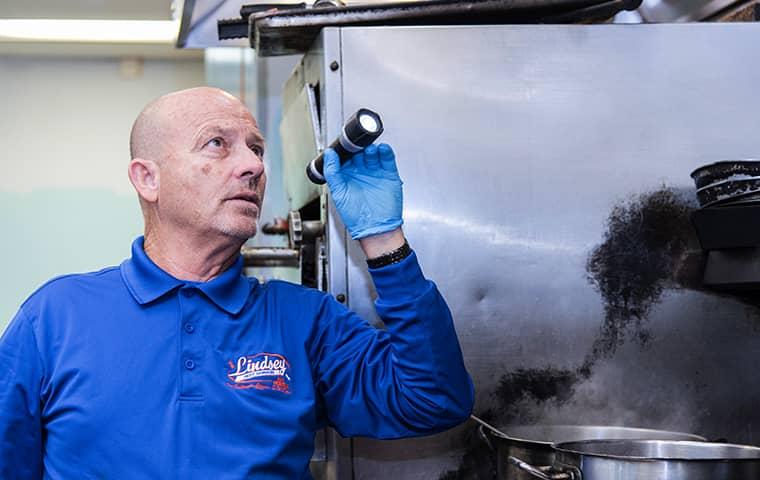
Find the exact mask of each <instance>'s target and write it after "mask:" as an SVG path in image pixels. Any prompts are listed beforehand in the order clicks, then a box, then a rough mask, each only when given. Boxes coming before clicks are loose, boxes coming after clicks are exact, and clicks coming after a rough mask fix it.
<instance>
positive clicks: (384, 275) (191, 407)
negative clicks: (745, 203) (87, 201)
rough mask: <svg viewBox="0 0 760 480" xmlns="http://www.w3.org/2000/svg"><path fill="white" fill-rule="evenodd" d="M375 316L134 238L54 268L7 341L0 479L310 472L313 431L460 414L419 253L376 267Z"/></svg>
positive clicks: (378, 427) (431, 427) (468, 393)
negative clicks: (377, 321) (172, 263)
mask: <svg viewBox="0 0 760 480" xmlns="http://www.w3.org/2000/svg"><path fill="white" fill-rule="evenodd" d="M371 275H372V278H373V280H374V283H375V286H376V289H377V293H378V299H377V301H376V308H377V312H378V314H379V315H380V317H381V318H382V319H383V321H384V323H385V324H386V330H379V329H375V328H373V327H371V326H370V325H369V324H367V322H365V321H364V320H362V319H361V318H359V317H358V316H357V315H356V314H354V313H352V312H350V311H348V310H347V309H346V308H345V307H344V306H343V305H342V304H340V303H338V302H337V301H336V300H335V299H334V298H333V297H332V296H330V295H328V294H325V293H322V292H319V291H317V290H313V289H308V288H304V287H301V286H298V285H294V284H290V283H287V282H281V281H270V282H267V283H265V284H260V283H258V282H257V281H256V280H255V279H253V278H247V277H245V276H244V275H243V274H242V260H241V259H238V260H237V262H236V263H235V264H234V265H233V266H232V267H231V268H229V269H228V270H226V271H225V272H223V273H222V274H221V275H219V276H218V277H216V278H214V279H213V280H211V281H209V282H204V283H199V282H188V281H184V280H179V279H176V278H174V277H172V276H171V275H169V274H167V273H166V272H164V271H163V270H161V269H160V268H159V267H158V266H156V265H155V264H154V263H153V262H152V261H151V260H150V258H148V256H147V255H146V254H145V252H144V250H143V239H142V238H138V239H137V240H136V241H135V242H134V244H133V245H132V257H131V258H130V259H128V260H126V261H125V262H124V263H122V264H121V266H119V267H112V268H106V269H104V270H101V271H99V272H94V273H87V274H78V275H68V276H64V277H59V278H56V279H54V280H52V281H50V282H48V283H47V284H45V285H44V286H42V287H41V288H40V289H39V290H37V291H36V292H35V293H34V294H32V296H31V297H29V299H27V301H26V302H25V303H24V304H23V305H22V306H21V309H20V310H19V312H18V314H17V315H16V317H15V318H14V319H13V321H12V322H11V324H10V325H9V327H8V329H7V330H6V332H5V333H4V335H3V336H2V339H0V478H3V479H5V478H8V479H11V478H13V479H39V478H50V479H143V478H145V479H166V478H183V479H185V478H187V479H190V478H197V479H211V478H213V479H243V478H256V479H296V478H298V479H308V478H311V477H310V475H309V469H308V463H309V459H310V457H311V455H312V451H313V448H314V434H315V431H317V430H319V429H321V428H323V427H324V426H326V425H330V426H332V427H334V428H335V429H336V430H337V431H338V432H339V433H341V434H342V435H344V436H353V435H362V436H370V437H375V438H398V437H405V436H415V435H425V434H431V433H435V432H439V431H442V430H444V429H446V428H449V427H451V426H453V425H456V424H457V423H460V422H461V421H463V420H464V419H466V418H467V416H468V415H469V413H470V411H471V408H472V402H473V389H472V382H471V381H470V378H469V376H468V374H467V372H466V370H465V368H464V364H463V361H462V355H461V351H460V348H459V344H458V341H457V338H456V333H455V331H454V327H453V323H452V319H451V315H450V313H449V310H448V308H447V306H446V304H445V302H444V300H443V298H442V297H441V295H440V294H439V293H438V290H437V289H436V287H435V285H434V284H433V283H432V282H430V281H428V280H426V279H425V278H424V277H423V275H422V272H421V270H420V267H419V265H418V263H417V259H416V257H415V256H414V254H412V255H411V256H409V257H407V258H406V259H405V260H403V261H402V262H400V263H397V264H394V265H390V266H387V267H383V268H379V269H373V270H371Z"/></svg>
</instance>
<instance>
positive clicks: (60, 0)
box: [0, 0, 203, 60]
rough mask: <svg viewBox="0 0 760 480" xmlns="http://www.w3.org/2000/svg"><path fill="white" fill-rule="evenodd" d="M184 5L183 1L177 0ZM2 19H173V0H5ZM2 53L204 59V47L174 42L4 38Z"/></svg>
mask: <svg viewBox="0 0 760 480" xmlns="http://www.w3.org/2000/svg"><path fill="white" fill-rule="evenodd" d="M176 4H177V5H179V6H181V5H182V4H183V2H182V1H181V0H177V1H176ZM2 18H47V19H93V20H95V19H97V20H172V1H171V0H2V1H0V19H2ZM0 55H23V56H30V55H32V56H69V57H93V56H97V57H143V58H165V59H194V60H198V59H201V58H203V52H202V50H180V49H177V48H175V47H174V45H172V44H168V43H167V44H160V45H159V44H100V43H66V42H55V43H51V42H18V41H0Z"/></svg>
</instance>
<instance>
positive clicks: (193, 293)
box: [182, 290, 195, 297]
mask: <svg viewBox="0 0 760 480" xmlns="http://www.w3.org/2000/svg"><path fill="white" fill-rule="evenodd" d="M182 293H183V294H184V295H185V296H186V297H192V296H194V295H195V290H182Z"/></svg>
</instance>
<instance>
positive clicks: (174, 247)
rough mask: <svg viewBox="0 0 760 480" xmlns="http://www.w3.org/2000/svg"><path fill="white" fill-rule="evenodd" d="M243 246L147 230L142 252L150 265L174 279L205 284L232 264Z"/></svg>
mask: <svg viewBox="0 0 760 480" xmlns="http://www.w3.org/2000/svg"><path fill="white" fill-rule="evenodd" d="M243 243H244V242H243V241H240V240H230V239H229V238H225V239H222V240H221V241H220V239H219V238H203V237H201V238H198V237H197V236H193V235H185V234H179V233H178V232H177V233H174V234H170V233H167V232H159V231H156V230H150V229H148V230H146V232H145V242H144V250H145V254H146V255H148V258H150V259H151V260H152V261H153V263H155V264H156V265H158V266H159V268H161V270H163V271H165V272H166V273H168V274H169V275H171V276H173V277H174V278H178V279H180V280H188V281H191V282H207V281H209V280H211V279H213V278H215V277H217V276H218V275H220V274H221V273H222V272H224V271H225V270H227V268H229V267H230V266H231V265H232V264H233V263H235V260H236V259H237V256H238V254H239V252H240V247H241V246H242V245H243Z"/></svg>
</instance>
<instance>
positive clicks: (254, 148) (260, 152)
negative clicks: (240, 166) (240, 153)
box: [248, 145, 264, 157]
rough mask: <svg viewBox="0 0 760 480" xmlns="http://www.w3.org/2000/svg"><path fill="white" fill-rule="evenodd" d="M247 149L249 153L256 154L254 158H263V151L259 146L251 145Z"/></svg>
mask: <svg viewBox="0 0 760 480" xmlns="http://www.w3.org/2000/svg"><path fill="white" fill-rule="evenodd" d="M248 148H250V149H251V151H252V152H253V153H255V154H256V156H259V157H263V156H264V149H263V148H261V147H260V146H258V145H251V146H250V147H248Z"/></svg>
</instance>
